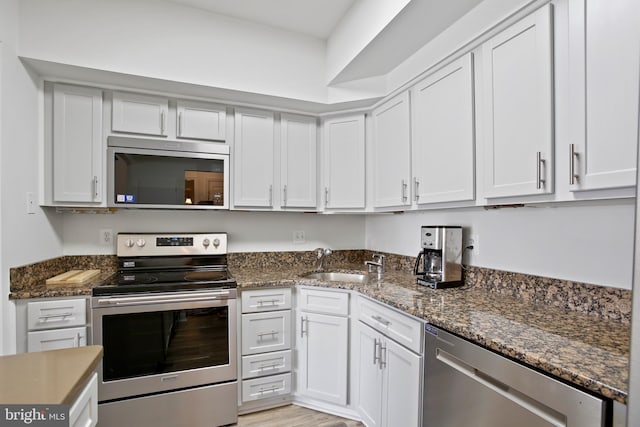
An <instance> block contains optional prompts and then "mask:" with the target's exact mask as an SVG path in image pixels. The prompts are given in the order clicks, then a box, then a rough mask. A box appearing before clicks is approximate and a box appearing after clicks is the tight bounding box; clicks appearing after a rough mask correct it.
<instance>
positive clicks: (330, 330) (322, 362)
mask: <svg viewBox="0 0 640 427" xmlns="http://www.w3.org/2000/svg"><path fill="white" fill-rule="evenodd" d="M297 325H299V326H300V333H299V334H298V335H299V336H300V345H299V346H298V373H297V375H298V392H300V394H303V395H305V396H308V397H311V398H314V399H319V400H323V401H325V402H330V403H335V404H338V405H346V404H347V354H348V348H347V346H348V320H347V318H346V317H338V316H327V315H324V314H316V313H306V312H299V313H298V315H297Z"/></svg>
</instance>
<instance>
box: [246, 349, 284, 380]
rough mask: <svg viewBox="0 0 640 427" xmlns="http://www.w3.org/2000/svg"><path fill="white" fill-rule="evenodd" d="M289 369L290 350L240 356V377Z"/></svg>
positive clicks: (254, 376)
mask: <svg viewBox="0 0 640 427" xmlns="http://www.w3.org/2000/svg"><path fill="white" fill-rule="evenodd" d="M289 371H291V350H285V351H274V352H271V353H263V354H254V355H253V356H243V357H242V379H247V378H256V377H264V376H265V375H273V374H280V373H283V372H289Z"/></svg>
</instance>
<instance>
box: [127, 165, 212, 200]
mask: <svg viewBox="0 0 640 427" xmlns="http://www.w3.org/2000/svg"><path fill="white" fill-rule="evenodd" d="M114 175H115V180H114V189H115V191H114V193H115V194H114V197H115V200H114V202H115V203H123V204H126V203H135V204H151V205H216V206H217V205H220V206H222V205H223V204H224V161H223V160H220V159H197V158H189V157H166V156H155V155H153V156H150V155H145V154H128V153H115V166H114Z"/></svg>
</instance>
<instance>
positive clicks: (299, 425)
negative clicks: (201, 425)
mask: <svg viewBox="0 0 640 427" xmlns="http://www.w3.org/2000/svg"><path fill="white" fill-rule="evenodd" d="M234 425H235V426H237V427H363V424H362V423H359V422H357V421H352V420H348V419H345V418H340V417H336V416H335V415H329V414H325V413H322V412H318V411H314V410H312V409H307V408H303V407H301V406H297V405H288V406H282V407H280V408H274V409H269V410H266V411H261V412H254V413H253V414H247V415H241V416H239V417H238V424H234Z"/></svg>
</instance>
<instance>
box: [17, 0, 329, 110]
mask: <svg viewBox="0 0 640 427" xmlns="http://www.w3.org/2000/svg"><path fill="white" fill-rule="evenodd" d="M20 26H21V28H20V49H19V53H20V55H23V56H27V57H33V58H38V59H42V60H47V61H53V62H60V63H66V64H72V65H77V66H82V67H88V68H96V69H100V70H107V71H115V72H120V73H126V74H133V75H140V76H146V77H154V78H160V79H167V80H174V81H178V82H185V83H193V84H200V85H206V86H213V87H219V88H225V89H236V90H241V91H248V92H254V93H259V94H266V95H275V96H281V97H289V98H294V99H301V100H307V101H314V102H326V100H327V88H326V84H325V71H324V70H325V42H324V40H321V39H317V38H314V37H310V36H303V35H300V34H294V33H291V32H288V31H284V30H279V29H275V28H272V27H268V26H263V25H258V24H253V23H249V22H246V21H241V20H237V19H233V18H230V17H226V16H223V15H217V14H214V13H210V12H206V11H203V10H200V9H195V8H190V7H185V6H182V5H178V4H175V3H169V2H161V1H149V0H56V1H51V0H21V1H20Z"/></svg>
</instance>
